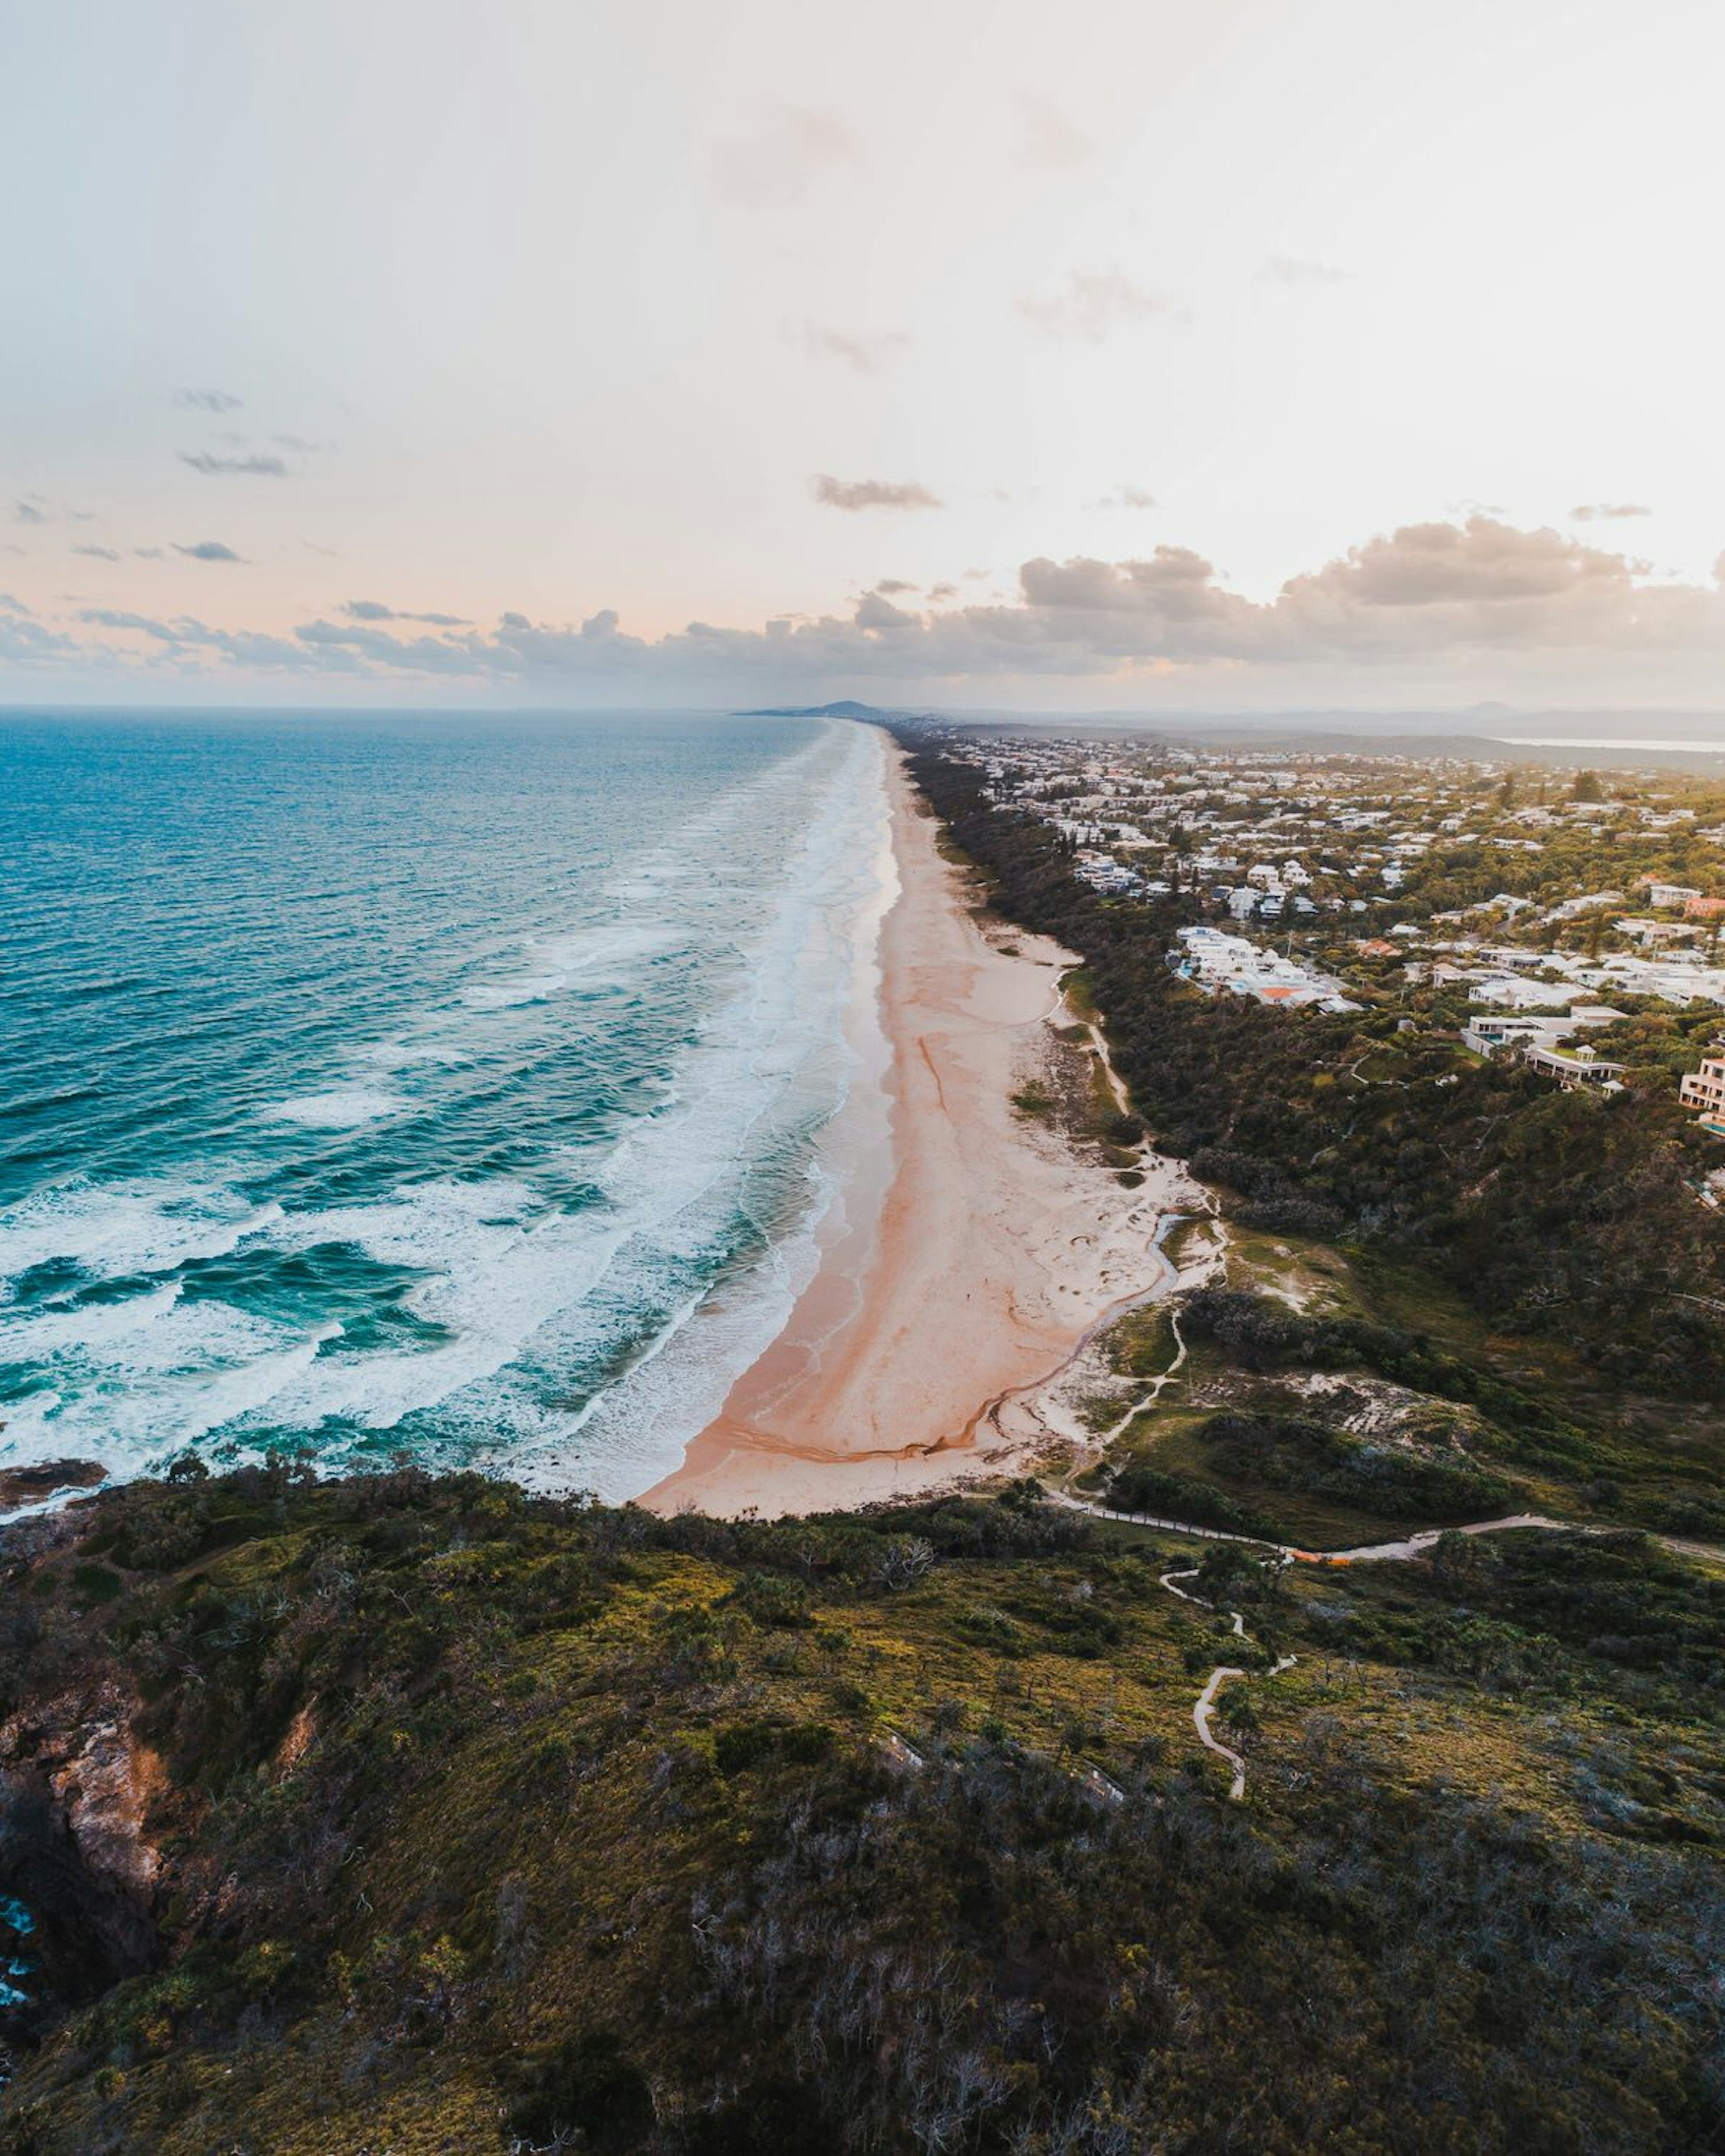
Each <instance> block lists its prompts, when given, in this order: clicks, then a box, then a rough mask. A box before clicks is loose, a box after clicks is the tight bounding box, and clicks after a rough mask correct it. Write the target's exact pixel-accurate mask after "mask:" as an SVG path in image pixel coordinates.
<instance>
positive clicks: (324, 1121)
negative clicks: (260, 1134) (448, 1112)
mask: <svg viewBox="0 0 1725 2156" xmlns="http://www.w3.org/2000/svg"><path fill="white" fill-rule="evenodd" d="M410 1106H412V1103H411V1102H410V1101H407V1100H405V1099H403V1096H401V1095H400V1094H399V1093H384V1092H378V1091H370V1090H368V1089H367V1088H366V1087H364V1086H347V1087H338V1088H336V1090H335V1091H333V1092H329V1093H303V1094H301V1095H300V1096H298V1097H297V1098H296V1099H294V1100H290V1101H276V1102H275V1103H274V1105H273V1106H270V1107H268V1108H266V1109H265V1110H264V1116H265V1117H266V1119H267V1120H268V1121H269V1122H272V1123H297V1124H299V1125H300V1128H301V1129H303V1130H308V1131H357V1130H361V1129H363V1127H365V1125H366V1124H367V1123H381V1122H382V1121H383V1120H384V1119H385V1117H386V1116H398V1115H400V1114H401V1113H402V1112H403V1110H404V1109H406V1108H408V1107H410Z"/></svg>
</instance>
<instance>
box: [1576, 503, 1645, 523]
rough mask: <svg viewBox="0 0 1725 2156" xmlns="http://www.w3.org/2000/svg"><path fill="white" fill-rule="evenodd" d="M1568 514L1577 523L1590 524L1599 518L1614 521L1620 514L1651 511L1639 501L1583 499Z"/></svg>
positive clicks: (1640, 514) (1640, 513)
mask: <svg viewBox="0 0 1725 2156" xmlns="http://www.w3.org/2000/svg"><path fill="white" fill-rule="evenodd" d="M1569 514H1570V516H1572V517H1573V518H1574V521H1575V522H1576V523H1578V524H1592V523H1594V522H1595V521H1601V520H1603V521H1606V522H1615V521H1616V520H1617V519H1618V518H1619V517H1622V516H1651V515H1652V514H1653V511H1651V509H1648V508H1646V507H1645V506H1643V505H1642V504H1641V503H1640V502H1639V501H1584V502H1581V503H1579V504H1578V506H1576V507H1575V508H1574V509H1572V510H1571V511H1569Z"/></svg>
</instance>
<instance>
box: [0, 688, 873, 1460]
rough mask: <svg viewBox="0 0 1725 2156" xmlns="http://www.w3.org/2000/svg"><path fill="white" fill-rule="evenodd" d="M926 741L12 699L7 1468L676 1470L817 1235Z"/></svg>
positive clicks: (5, 754)
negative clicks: (258, 1459)
mask: <svg viewBox="0 0 1725 2156" xmlns="http://www.w3.org/2000/svg"><path fill="white" fill-rule="evenodd" d="M882 771H883V751H882V747H881V744H880V741H879V739H878V738H877V737H875V735H873V734H872V733H870V731H867V730H865V729H862V728H858V727H855V726H845V725H841V724H835V723H832V722H823V721H747V720H726V721H718V720H712V719H700V718H689V719H680V718H660V717H648V718H644V717H641V716H635V715H630V716H626V717H624V716H618V717H614V718H582V719H570V718H566V717H555V718H552V717H543V718H542V717H529V718H519V717H498V718H490V717H487V718H470V717H464V718H454V717H450V716H435V715H424V716H388V717H372V718H363V717H342V718H339V719H338V718H333V717H327V716H305V717H294V716H277V715H271V716H256V715H254V716H248V717H244V718H238V717H226V716H223V717H220V718H208V717H202V716H196V717H194V716H172V717H162V716H143V715H131V716H104V717H100V718H82V717H69V716H53V717H48V716H44V717H40V718H31V717H28V716H13V717H11V718H8V719H6V720H3V721H0V840H3V847H4V852H3V860H4V865H5V885H4V899H3V904H0V1073H3V1078H0V1421H3V1424H4V1428H3V1429H0V1465H17V1464H29V1463H33V1462H36V1461H39V1460H48V1459H54V1458H58V1457H60V1456H62V1455H75V1456H80V1457H87V1458H95V1459H97V1460H101V1461H102V1462H103V1463H104V1464H105V1466H106V1467H107V1468H108V1469H109V1470H110V1472H111V1473H113V1474H115V1475H116V1476H123V1475H129V1474H135V1473H137V1472H140V1471H145V1470H146V1469H148V1468H150V1467H151V1466H159V1465H161V1464H162V1462H164V1461H166V1460H169V1459H171V1458H172V1457H173V1456H174V1455H176V1454H177V1453H178V1452H180V1451H181V1450H183V1449H184V1448H186V1447H187V1446H188V1445H196V1446H197V1447H198V1449H199V1450H201V1451H202V1452H203V1453H204V1454H205V1455H206V1456H208V1458H210V1459H211V1460H213V1461H227V1460H237V1459H242V1458H244V1457H248V1456H250V1455H254V1453H255V1452H257V1451H258V1450H259V1449H261V1448H264V1447H268V1446H270V1445H276V1444H280V1443H281V1442H283V1441H284V1440H290V1439H291V1440H295V1441H300V1440H305V1441H309V1442H310V1443H311V1445H312V1446H313V1447H314V1449H315V1450H316V1453H317V1455H319V1457H320V1459H321V1460H323V1461H325V1462H326V1463H329V1464H331V1465H334V1464H339V1463H341V1462H344V1461H352V1460H382V1459H386V1458H388V1456H389V1455H392V1454H393V1453H394V1452H396V1451H398V1450H409V1451H411V1452H412V1453H413V1455H415V1456H417V1457H418V1458H420V1459H422V1460H426V1461H428V1462H431V1463H435V1464H450V1463H454V1462H458V1461H459V1462H473V1463H475V1464H479V1465H481V1466H487V1467H493V1468H498V1469H501V1470H504V1471H509V1472H511V1473H517V1474H521V1475H522V1476H524V1477H525V1478H526V1479H528V1480H530V1481H540V1482H542V1483H545V1484H547V1485H557V1486H572V1487H586V1488H594V1489H597V1490H599V1491H601V1492H603V1494H605V1495H606V1496H622V1495H625V1494H629V1493H631V1492H633V1491H638V1490H639V1489H640V1488H643V1487H644V1486H646V1484H648V1483H649V1482H650V1481H653V1480H655V1479H656V1477H657V1476H659V1475H660V1474H662V1473H663V1472H665V1471H666V1470H667V1469H668V1468H670V1466H674V1465H675V1461H676V1460H677V1459H678V1458H679V1457H680V1452H681V1447H682V1445H683V1444H684V1442H685V1440H686V1439H687V1438H688V1436H689V1435H691V1434H692V1432H693V1430H695V1429H696V1428H698V1427H699V1426H700V1424H701V1423H702V1422H703V1421H705V1420H706V1418H707V1416H708V1415H709V1414H711V1412H712V1411H713V1409H715V1408H716V1406H717V1404H718V1403H719V1401H720V1400H721V1399H722V1397H723V1393H724V1390H725V1389H726V1384H727V1383H728V1381H729V1378H730V1377H731V1376H732V1374H734V1373H735V1372H736V1371H737V1369H739V1368H742V1367H743V1365H744V1364H745V1363H747V1361H748V1360H749V1359H750V1358H752V1355H753V1354H755V1353H758V1352H759V1349H760V1348H761V1347H762V1346H764V1345H765V1343H766V1342H767V1341H768V1339H769V1338H770V1337H771V1336H772V1334H773V1331H774V1330H776V1329H777V1327H778V1325H779V1324H780V1323H781V1322H783V1317H784V1315H785V1313H786V1312H787V1310H788V1306H789V1301H790V1299H791V1296H792V1295H793V1292H794V1291H795V1290H796V1288H797V1287H798V1286H800V1285H801V1281H802V1280H803V1278H804V1277H806V1276H807V1272H808V1270H809V1265H810V1263H811V1262H812V1260H811V1255H810V1253H811V1250H812V1230H813V1229H814V1224H815V1223H816V1222H817V1221H818V1219H819V1215H820V1213H821V1211H822V1209H823V1207H824V1204H825V1203H826V1202H827V1199H828V1196H829V1191H828V1187H827V1181H826V1178H825V1175H824V1169H823V1166H822V1161H821V1152H820V1143H819V1141H820V1137H821V1134H822V1132H823V1131H824V1129H825V1128H826V1127H827V1126H828V1124H829V1120H830V1118H831V1117H832V1116H833V1115H834V1112H835V1111H836V1109H837V1108H838V1106H839V1104H840V1103H841V1102H842V1101H843V1100H844V1098H845V1092H846V1089H847V1087H848V1086H849V1084H850V1079H851V1076H852V1075H853V1072H854V1070H855V1054H854V1050H853V1048H852V1046H851V1045H850V1042H849V1041H848V1039H847V1031H846V1027H847V1010H848V1009H849V1008H850V1005H852V1004H855V999H856V997H857V994H858V989H857V986H856V983H857V978H858V970H857V959H858V947H859V939H860V938H862V937H866V935H867V933H868V925H867V919H866V916H867V914H868V911H869V908H870V903H871V901H874V900H875V899H877V897H878V891H877V889H876V877H877V875H878V863H879V857H880V838H881V833H882V831H883V829H884V826H885V814H886V810H885V795H884V791H883V778H882Z"/></svg>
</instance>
